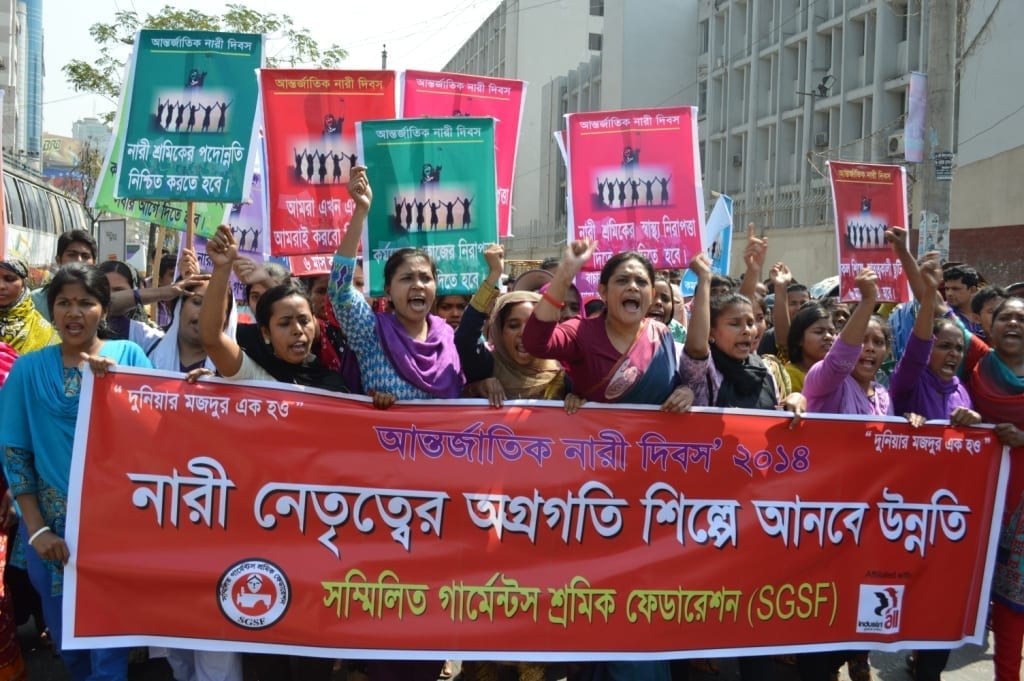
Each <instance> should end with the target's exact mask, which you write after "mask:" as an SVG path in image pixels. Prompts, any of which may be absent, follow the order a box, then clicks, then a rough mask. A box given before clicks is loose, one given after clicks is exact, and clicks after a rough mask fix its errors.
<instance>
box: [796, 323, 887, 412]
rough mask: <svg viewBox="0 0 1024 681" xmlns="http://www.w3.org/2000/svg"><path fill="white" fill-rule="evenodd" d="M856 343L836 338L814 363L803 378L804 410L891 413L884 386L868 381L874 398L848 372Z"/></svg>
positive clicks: (857, 348)
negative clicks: (805, 405) (821, 357)
mask: <svg viewBox="0 0 1024 681" xmlns="http://www.w3.org/2000/svg"><path fill="white" fill-rule="evenodd" d="M860 350H861V346H860V345H850V344H849V343H847V342H846V341H844V340H843V339H842V338H837V339H836V340H835V343H833V344H832V348H831V349H830V350H829V351H828V354H827V355H825V359H823V360H821V361H820V362H818V363H816V364H815V365H814V366H812V367H811V370H810V371H808V372H807V378H805V379H804V389H803V394H804V397H806V398H807V411H809V412H818V413H820V414H861V415H863V416H867V415H873V416H892V415H893V411H892V404H891V403H890V402H889V393H888V392H887V391H886V389H885V386H883V385H882V384H881V383H878V382H877V381H872V385H873V386H874V389H875V395H874V397H871V398H869V397H868V396H867V395H866V394H864V389H863V388H861V387H860V384H859V383H857V380H856V379H855V378H854V377H853V376H851V375H850V372H851V371H853V367H855V366H856V365H857V359H858V358H859V357H860Z"/></svg>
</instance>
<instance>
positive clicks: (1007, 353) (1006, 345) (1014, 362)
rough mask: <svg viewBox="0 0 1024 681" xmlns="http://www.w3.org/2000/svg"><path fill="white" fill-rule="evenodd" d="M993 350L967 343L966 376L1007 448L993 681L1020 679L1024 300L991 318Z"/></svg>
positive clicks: (1023, 638) (1023, 635) (1007, 303)
mask: <svg viewBox="0 0 1024 681" xmlns="http://www.w3.org/2000/svg"><path fill="white" fill-rule="evenodd" d="M989 342H990V343H991V347H989V346H986V345H985V342H984V341H983V340H981V339H980V338H978V337H977V336H972V337H971V338H970V344H969V346H968V350H967V358H966V359H965V360H964V373H965V374H966V376H967V388H968V390H970V392H971V397H973V398H974V407H975V409H977V410H978V411H979V412H981V415H982V416H983V417H984V418H985V421H986V422H988V423H995V424H996V427H995V430H994V431H993V432H994V433H995V435H996V437H998V438H999V440H1000V442H1002V443H1003V444H1004V445H1006V446H1008V447H1010V476H1009V480H1008V481H1007V486H1006V507H1005V509H1004V511H1003V519H1002V532H1001V533H1000V537H999V549H998V550H997V551H996V572H995V577H994V578H993V580H992V601H993V606H992V634H993V637H994V639H995V656H994V661H995V671H996V679H997V681H1004V680H1005V679H1018V678H1020V665H1021V648H1022V642H1024V561H1022V560H1021V555H1022V548H1021V547H1022V543H1024V542H1022V538H1024V298H1019V297H1016V296H1014V297H1010V298H1007V299H1006V300H1004V301H1003V302H1002V303H1000V304H999V306H998V307H996V309H995V312H994V313H993V314H992V333H991V334H990V335H989Z"/></svg>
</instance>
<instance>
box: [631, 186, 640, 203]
mask: <svg viewBox="0 0 1024 681" xmlns="http://www.w3.org/2000/svg"><path fill="white" fill-rule="evenodd" d="M629 186H630V187H631V188H632V189H633V191H632V192H631V193H630V196H629V198H630V200H631V201H632V202H633V203H632V204H630V205H632V206H636V204H638V203H640V182H638V181H637V180H630V181H629Z"/></svg>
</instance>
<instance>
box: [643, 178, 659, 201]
mask: <svg viewBox="0 0 1024 681" xmlns="http://www.w3.org/2000/svg"><path fill="white" fill-rule="evenodd" d="M640 181H641V182H643V184H644V188H645V190H646V191H645V193H644V199H645V200H646V201H647V205H648V206H653V205H654V183H655V182H657V181H658V178H656V177H652V178H651V179H649V180H640Z"/></svg>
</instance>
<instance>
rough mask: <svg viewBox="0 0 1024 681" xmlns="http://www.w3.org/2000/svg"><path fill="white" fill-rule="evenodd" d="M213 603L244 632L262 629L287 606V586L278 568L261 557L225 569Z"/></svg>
mask: <svg viewBox="0 0 1024 681" xmlns="http://www.w3.org/2000/svg"><path fill="white" fill-rule="evenodd" d="M217 604H218V605H219V606H220V611H221V612H222V613H224V616H225V617H227V618H228V619H229V620H231V621H232V622H234V623H235V624H236V625H238V626H240V627H243V628H245V629H266V628H267V627H269V626H271V625H273V624H274V623H275V622H277V621H278V620H279V619H281V617H283V616H284V613H285V611H286V610H288V606H289V605H290V604H291V585H290V584H289V583H288V578H287V577H286V576H285V574H284V572H282V571H281V568H279V567H277V566H276V565H274V564H273V563H271V562H270V561H268V560H263V559H262V558H247V559H245V560H242V561H239V562H237V563H235V564H234V565H232V566H231V567H229V568H228V569H227V570H225V571H224V574H223V575H221V577H220V580H218V582H217Z"/></svg>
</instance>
